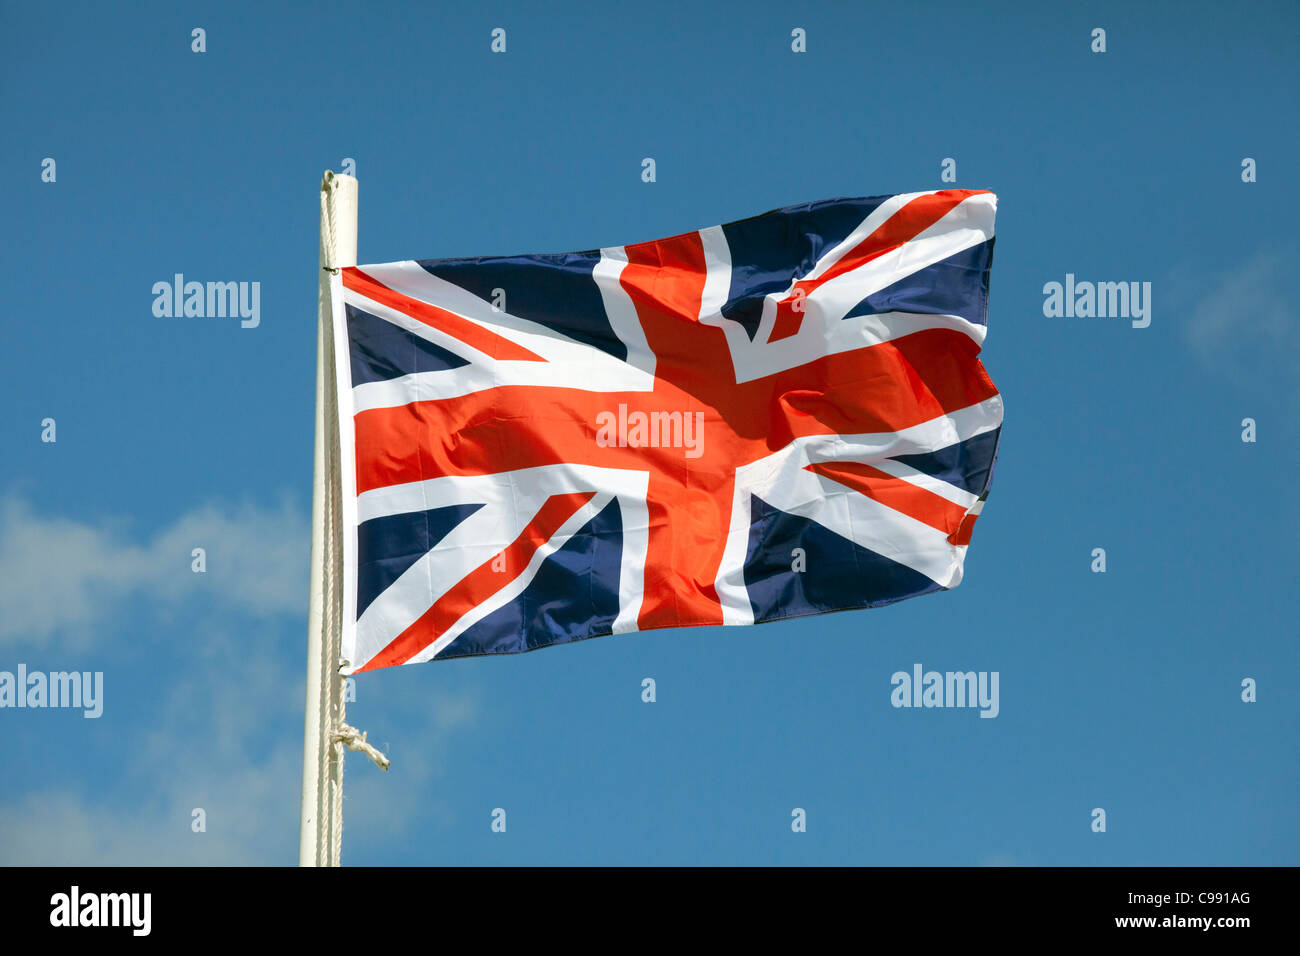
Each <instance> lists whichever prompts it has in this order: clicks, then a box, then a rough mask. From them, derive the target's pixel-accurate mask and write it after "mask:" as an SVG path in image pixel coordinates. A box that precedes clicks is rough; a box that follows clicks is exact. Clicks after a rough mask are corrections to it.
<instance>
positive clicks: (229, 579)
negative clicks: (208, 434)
mask: <svg viewBox="0 0 1300 956" xmlns="http://www.w3.org/2000/svg"><path fill="white" fill-rule="evenodd" d="M309 544H310V532H309V526H308V520H307V515H306V514H305V513H304V512H303V511H302V510H300V509H299V508H296V507H294V506H293V505H292V504H290V503H288V502H284V503H282V504H281V505H280V506H279V507H278V508H263V507H258V506H255V505H249V504H244V505H239V506H233V507H222V506H220V505H217V504H207V505H204V506H202V507H200V508H197V509H196V510H194V511H192V512H190V513H188V514H185V515H182V516H181V517H179V518H177V519H176V521H174V522H173V523H172V524H171V525H169V526H168V527H166V528H164V529H162V530H161V531H159V532H158V533H157V534H155V535H154V536H153V537H152V539H150V540H146V541H133V540H130V539H129V537H127V536H126V535H125V534H123V532H122V531H121V530H119V529H118V528H116V527H113V526H109V525H108V524H103V525H98V526H97V525H93V524H88V523H84V522H79V521H73V520H70V519H68V518H64V517H60V516H58V515H46V514H39V513H37V512H36V511H35V510H34V509H33V508H32V507H31V505H30V504H29V503H28V502H27V501H25V500H23V499H21V498H14V497H10V498H6V499H4V501H3V502H0V647H3V646H4V645H5V644H6V643H15V642H18V641H26V642H40V641H44V640H48V639H49V638H50V637H51V636H52V635H60V636H63V637H65V638H66V639H67V641H68V643H70V644H73V645H84V644H85V643H87V642H88V641H89V634H90V631H91V627H90V626H91V625H92V624H96V623H99V622H102V620H103V619H104V618H105V617H107V616H108V615H111V614H112V613H113V612H114V611H115V610H116V609H117V608H118V607H119V606H120V605H121V603H122V602H123V601H125V600H126V599H128V598H131V597H133V596H136V595H140V594H144V595H148V596H149V597H150V599H151V600H154V601H157V602H160V603H164V604H166V603H175V602H178V601H180V600H183V599H185V598H188V597H190V596H193V595H195V594H199V593H207V594H210V595H212V596H214V597H216V598H218V599H220V600H222V601H224V602H227V603H228V604H231V605H233V606H235V607H238V608H242V609H244V610H247V611H249V612H252V613H256V614H275V613H286V614H303V615H305V614H306V607H307V562H308V547H309ZM195 548H203V549H204V552H205V561H206V567H207V570H206V572H205V573H202V574H196V573H194V572H193V571H192V570H191V562H192V558H191V552H192V551H193V549H195Z"/></svg>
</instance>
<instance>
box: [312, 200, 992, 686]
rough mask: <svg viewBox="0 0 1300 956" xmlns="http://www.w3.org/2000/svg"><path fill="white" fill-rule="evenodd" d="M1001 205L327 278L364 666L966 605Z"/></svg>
mask: <svg viewBox="0 0 1300 956" xmlns="http://www.w3.org/2000/svg"><path fill="white" fill-rule="evenodd" d="M996 205H997V199H996V197H995V196H994V195H993V194H992V193H990V192H986V191H982V190H956V189H949V190H942V191H936V192H922V193H908V194H904V195H897V196H876V197H871V198H864V199H834V200H827V201H822V202H813V203H807V204H805V205H800V206H790V207H787V208H784V209H778V210H775V211H773V212H769V213H766V214H764V215H761V216H756V217H753V218H750V219H745V220H742V221H740V222H734V223H730V224H728V225H724V226H714V227H712V228H708V229H701V230H699V231H697V232H689V233H684V234H682V235H679V236H673V237H672V238H670V239H661V240H657V241H654V242H644V243H639V244H636V245H628V246H616V247H611V248H605V249H600V250H595V251H590V252H575V253H567V254H562V255H520V256H501V257H488V258H469V259H432V260H421V261H405V262H391V263H386V264H383V265H372V266H360V267H357V268H348V269H343V270H341V272H340V274H338V275H337V276H335V277H334V278H333V280H332V281H333V297H332V298H333V303H334V307H333V315H334V341H335V360H336V361H335V365H336V374H337V388H338V406H339V443H340V448H341V454H340V459H341V460H340V468H341V473H342V488H343V493H342V518H343V540H342V547H343V642H342V647H343V656H344V658H345V660H344V664H343V668H342V669H343V672H344V673H349V674H350V673H357V672H360V671H365V670H373V669H376V668H380V667H388V666H392V665H395V664H408V663H413V662H417V661H427V660H431V659H434V658H438V659H441V658H449V657H462V656H468V655H480V654H497V653H511V652H517V651H526V650H532V649H534V648H537V647H542V646H545V645H549V644H557V643H563V642H567V641H576V640H581V639H583V638H588V637H596V636H598V635H604V634H611V633H620V632H626V631H633V630H647V629H651V628H660V627H683V626H690V625H705V624H752V623H758V622H762V621H772V620H778V619H781V618H787V617H794V616H797V615H805V614H815V613H820V612H825V611H834V610H842V609H847V608H860V607H875V606H878V605H882V604H888V603H891V602H893V601H898V600H902V599H903V598H907V597H912V596H915V595H919V594H924V593H927V592H930V591H935V590H939V589H946V588H951V587H954V586H956V585H957V584H958V583H959V582H960V580H961V575H962V563H963V561H964V559H965V555H966V549H967V545H968V543H969V541H970V536H971V528H972V526H973V525H974V523H975V519H976V517H977V516H978V515H979V513H980V508H981V505H982V503H983V501H984V498H985V495H986V493H987V489H988V486H989V482H990V479H991V477H992V473H993V464H994V460H995V458H996V455H997V446H998V438H999V434H1000V429H1001V424H1002V401H1001V398H1000V397H999V395H998V392H997V389H996V388H995V387H994V385H993V383H992V381H991V380H990V379H989V377H988V375H987V374H986V373H985V371H984V368H983V366H982V365H981V364H980V361H979V359H978V355H979V352H980V347H981V345H982V343H983V341H984V333H985V325H986V319H987V308H988V289H989V268H990V265H991V262H992V256H993V219H994V213H995V210H996Z"/></svg>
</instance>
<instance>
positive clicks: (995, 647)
mask: <svg viewBox="0 0 1300 956" xmlns="http://www.w3.org/2000/svg"><path fill="white" fill-rule="evenodd" d="M448 6H449V9H446V10H443V9H436V8H435V7H434V6H433V5H425V4H404V5H403V4H393V5H385V9H384V10H382V11H376V10H370V9H367V8H366V6H365V5H357V4H334V5H331V4H319V5H313V7H312V9H311V11H310V12H308V11H307V8H306V7H305V6H303V5H270V4H213V5H191V6H185V5H177V4H131V5H126V6H122V5H115V6H114V7H111V8H110V7H104V6H100V5H84V6H79V5H71V4H65V5H59V6H57V7H53V8H52V7H50V6H48V5H38V4H30V3H28V4H20V3H7V4H5V5H4V8H3V12H2V13H0V21H2V29H0V53H2V54H3V55H0V92H2V93H3V96H0V123H2V124H3V128H4V130H5V135H4V139H3V148H2V149H0V174H3V177H4V182H5V185H6V195H5V223H6V228H5V229H4V230H3V232H2V233H0V252H3V256H4V261H5V263H6V269H5V275H6V281H5V282H4V289H5V306H6V309H5V311H6V314H5V319H4V341H5V347H4V348H3V349H0V373H2V374H3V380H4V382H5V402H4V408H3V412H2V413H0V447H2V448H3V449H4V455H3V465H2V466H0V670H10V671H12V670H14V669H15V668H16V667H17V665H18V664H19V663H24V664H26V665H27V667H28V668H29V669H30V670H46V671H50V670H68V669H76V670H89V671H103V673H104V681H105V692H104V696H105V704H104V714H103V716H102V717H101V718H100V719H98V720H87V719H83V718H82V717H81V715H80V713H79V712H74V711H66V710H10V709H5V710H0V731H3V732H2V733H0V863H24V862H27V863H105V864H117V863H267V864H289V863H293V862H294V861H295V860H296V853H297V837H298V832H297V812H298V798H299V786H300V760H301V746H302V692H303V672H304V668H303V663H304V646H305V635H306V604H307V542H308V537H309V535H308V517H309V511H310V504H311V502H310V495H311V461H312V403H313V395H314V384H313V376H314V360H315V354H314V350H315V286H316V255H317V245H316V243H317V240H316V230H317V189H318V183H319V178H320V174H321V172H322V171H323V170H324V169H326V168H333V169H339V168H340V165H341V163H342V161H343V158H344V157H351V158H353V159H354V160H355V162H356V168H357V176H358V179H359V181H360V260H361V261H362V262H363V263H364V262H384V261H390V260H394V259H405V258H428V257H442V256H453V255H480V254H481V255H490V254H511V253H521V252H560V251H566V250H575V249H590V248H595V247H599V246H608V245H617V244H620V243H625V242H634V241H639V240H645V239H651V238H657V237H660V236H667V235H671V234H676V233H679V232H682V231H685V230H689V229H696V228H700V227H703V226H708V225H713V224H717V223H720V222H727V221H731V220H735V219H739V218H742V217H744V216H748V215H753V214H756V213H760V212H763V211H766V210H768V209H771V208H774V207H777V206H782V205H788V204H791V203H796V202H802V201H807V200H813V199H820V198H828V197H833V196H843V195H876V194H885V193H895V192H907V191H913V190H922V189H935V188H941V187H942V186H943V185H944V184H943V183H941V182H940V179H939V176H940V164H941V162H942V161H943V159H944V158H946V157H952V158H954V159H955V160H956V161H957V182H956V185H957V186H959V187H963V188H986V189H991V190H994V191H995V192H997V193H998V195H999V216H998V240H997V250H996V255H995V259H994V266H993V275H992V295H991V300H990V310H989V337H988V340H987V342H986V344H985V349H984V355H983V359H984V362H985V365H986V367H987V368H988V370H989V372H990V374H991V375H992V377H993V380H994V381H995V382H996V383H997V384H998V386H999V388H1000V389H1001V391H1002V393H1003V396H1004V398H1005V402H1006V424H1005V428H1004V433H1003V439H1002V445H1001V453H1000V458H999V463H998V470H997V477H996V479H995V481H994V484H993V488H992V492H991V494H990V498H989V502H988V505H987V507H986V509H985V511H984V514H983V516H982V520H981V521H980V523H979V525H978V527H977V529H976V532H975V536H974V541H973V544H972V548H971V551H970V555H969V557H968V559H967V563H966V578H965V580H964V582H963V584H962V585H961V586H960V587H959V588H957V589H955V590H953V591H951V592H948V593H940V594H936V595H932V596H927V597H923V598H920V599H917V600H914V601H908V602H904V603H902V604H898V605H893V606H890V607H886V608H881V609H876V610H871V611H862V612H851V613H843V614H836V615H829V616H823V617H816V618H805V619H799V620H793V621H788V622H783V623H774V624H767V625H762V626H759V627H754V628H715V629H686V630H679V631H659V632H652V633H646V634H636V635H626V636H620V637H611V638H603V639H600V640H594V641H588V642H585V643H582V644H579V645H576V646H572V647H558V648H552V649H547V650H543V651H540V652H536V653H532V654H525V655H519V656H513V657H505V658H497V659H465V660H455V661H450V662H446V663H434V664H421V665H415V666H411V667H405V668H393V669H390V670H386V671H380V672H375V673H367V674H363V675H360V677H358V679H357V701H356V702H355V703H354V704H351V705H350V706H349V719H350V721H351V722H352V723H354V724H356V725H357V726H359V727H361V728H362V729H365V730H367V731H368V732H369V734H370V739H371V740H372V742H376V743H378V744H380V745H381V746H382V747H383V749H385V750H386V751H387V752H388V753H389V754H390V756H391V757H392V759H393V768H392V770H391V771H390V772H389V773H388V774H386V775H385V774H381V773H380V772H379V771H378V770H377V769H376V768H375V767H373V766H372V765H370V764H369V763H368V762H366V761H365V760H364V758H361V757H358V756H353V757H350V758H349V761H348V770H347V788H346V789H347V800H346V828H345V834H346V836H345V844H344V861H345V863H350V864H446V863H468V864H498V863H523V864H536V863H566V864H567V863H651V864H703V863H743V864H764V863H779V864H817V863H822V864H850V863H852V864H904V865H908V864H951V865H979V864H1001V863H1015V864H1029V865H1073V864H1080V865H1103V864H1118V865H1130V864H1132V865H1136V864H1162V865H1190V864H1296V863H1298V862H1300V815H1297V814H1296V812H1295V811H1296V794H1297V793H1298V792H1300V773H1297V756H1298V754H1297V740H1300V719H1298V718H1300V699H1298V698H1297V691H1296V684H1295V679H1294V678H1295V674H1296V673H1297V670H1298V668H1300V652H1298V651H1297V647H1296V641H1295V636H1296V631H1295V620H1296V617H1297V610H1298V608H1297V603H1298V602H1297V596H1296V595H1297V589H1296V587H1295V567H1296V564H1295V557H1294V543H1293V537H1294V533H1295V530H1296V529H1297V527H1300V506H1297V499H1296V497H1295V495H1294V492H1293V487H1292V485H1291V483H1290V480H1289V479H1290V477H1291V476H1293V475H1295V474H1296V473H1297V472H1300V453H1298V452H1297V448H1298V447H1300V443H1297V440H1296V439H1297V434H1296V432H1297V427H1296V408H1297V401H1298V400H1300V359H1297V351H1296V349H1295V346H1294V341H1295V339H1294V336H1291V335H1288V334H1287V333H1288V332H1289V331H1290V330H1291V326H1292V325H1293V323H1294V322H1295V318H1296V310H1295V307H1294V305H1293V300H1291V299H1290V298H1289V296H1288V295H1287V292H1288V291H1289V285H1290V282H1289V281H1288V280H1292V279H1293V278H1294V274H1295V268H1294V262H1295V259H1296V256H1297V254H1298V253H1300V242H1298V241H1297V239H1296V237H1295V233H1294V227H1293V223H1294V196H1293V191H1292V189H1291V187H1289V186H1287V185H1286V184H1287V182H1288V181H1290V179H1291V178H1292V176H1291V168H1290V167H1291V166H1292V165H1293V164H1294V161H1295V157H1296V155H1297V153H1298V152H1300V135H1298V134H1297V131H1296V126H1295V123H1294V104H1295V102H1296V99H1297V93H1300V90H1298V89H1297V86H1298V83H1297V80H1298V79H1300V76H1298V70H1300V68H1298V67H1297V65H1296V62H1295V58H1294V47H1295V40H1296V36H1297V27H1298V26H1300V14H1298V13H1297V10H1296V8H1295V7H1294V5H1291V4H1286V3H1275V4H1274V3H1241V4H1233V5H1229V6H1226V7H1225V6H1223V5H1221V4H1215V5H1210V4H1202V3H1191V4H1185V3H1162V4H1143V5H1141V8H1140V9H1133V6H1132V5H1130V4H1121V3H1116V4H1110V3H1089V4H1071V5H1068V6H1065V5H1044V4H1029V3H1023V4H990V5H984V6H982V7H978V6H972V5H970V4H932V5H927V6H921V5H907V4H905V5H899V7H898V9H881V8H879V6H875V7H869V6H867V5H861V4H813V3H791V4H780V3H744V4H740V3H737V4H720V3H712V4H684V3H683V4H653V5H650V6H639V7H633V6H623V5H614V6H609V5H605V6H598V5H576V4H566V3H548V4H545V5H540V4H539V5H533V4H490V5H477V4H468V5H448ZM195 27H202V28H204V29H205V30H206V32H207V52H205V53H202V54H197V53H193V52H191V48H190V46H191V35H190V31H191V30H192V29H193V28H195ZM494 27H503V28H504V29H505V30H506V31H507V52H506V53H505V54H495V55H494V54H492V53H491V52H490V51H489V42H490V32H491V30H492V29H493V28H494ZM796 27H800V28H803V29H804V30H806V31H807V52H806V53H803V54H796V53H793V52H792V51H791V49H790V33H791V30H792V29H794V28H796ZM1096 27H1101V28H1104V29H1105V30H1106V40H1107V50H1106V52H1105V53H1093V52H1091V50H1090V42H1091V31H1092V30H1093V28H1096ZM647 156H649V157H653V158H654V159H655V160H656V165H657V182H655V183H653V184H647V183H643V182H642V181H641V178H640V172H641V160H642V158H643V157H647ZM45 157H51V158H53V159H55V161H56V163H57V167H56V170H57V179H56V181H55V182H53V183H46V182H42V179H41V166H42V160H43V159H44V158H45ZM1245 157H1251V158H1253V159H1255V160H1256V162H1257V164H1258V181H1257V182H1254V183H1243V182H1242V178H1241V163H1242V160H1243V158H1245ZM177 272H181V273H184V274H185V275H186V276H187V277H189V278H194V279H199V280H222V281H229V280H234V281H258V282H260V283H261V322H260V325H259V326H258V327H257V328H253V329H243V328H240V326H239V323H238V321H237V320H230V319H188V320H176V319H163V318H156V317H155V316H154V315H153V313H152V309H151V306H152V302H153V296H152V293H151V288H152V286H153V283H155V282H157V281H169V280H170V278H171V276H172V275H173V274H174V273H177ZM1066 273H1073V274H1075V275H1076V276H1077V277H1078V278H1080V279H1091V280H1094V281H1098V280H1100V281H1143V282H1151V283H1152V290H1153V291H1152V303H1153V309H1152V322H1151V325H1150V327H1148V328H1145V329H1134V328H1132V327H1131V326H1130V325H1129V323H1128V322H1127V321H1125V320H1123V319H1097V318H1093V319H1066V318H1047V317H1045V316H1044V314H1043V291H1042V289H1043V285H1044V283H1046V282H1049V281H1062V280H1063V279H1064V276H1065V274H1066ZM47 417H52V418H54V419H55V420H56V423H57V442H55V443H53V444H50V443H45V442H42V441H41V422H42V419H45V418H47ZM1247 417H1250V418H1253V419H1255V421H1256V423H1257V429H1258V440H1257V441H1256V442H1254V443H1244V442H1243V441H1242V440H1241V431H1242V427H1241V422H1242V419H1243V418H1247ZM193 547H205V548H206V550H207V563H208V571H207V573H206V574H204V575H196V574H193V573H192V572H191V570H190V560H191V559H190V549H191V548H193ZM1098 547H1101V548H1105V549H1106V553H1107V571H1106V573H1104V574H1094V573H1092V572H1091V571H1090V569H1089V565H1090V563H1091V560H1092V558H1091V552H1092V549H1094V548H1098ZM917 662H920V663H922V664H923V665H925V667H926V668H927V669H930V668H933V669H937V670H977V671H998V672H999V674H1000V714H999V716H998V717H997V718H996V719H993V720H981V719H978V717H977V713H976V712H975V711H972V710H942V709H936V710H910V709H894V708H892V707H891V706H890V691H891V686H890V675H891V674H892V673H894V672H895V671H897V670H910V669H911V667H912V665H913V664H914V663H917ZM645 677H653V678H654V679H655V681H656V683H657V697H658V699H657V701H656V702H655V703H653V704H646V703H643V702H642V701H641V681H642V679H643V678H645ZM1247 677H1249V678H1253V679H1255V680H1256V681H1257V683H1258V701H1257V702H1255V703H1250V704H1247V703H1243V702H1242V700H1241V699H1240V694H1241V681H1242V680H1243V679H1244V678H1247ZM497 807H501V808H504V809H505V810H506V811H507V819H508V826H507V831H506V833H504V834H495V833H493V832H492V831H491V829H490V823H491V813H492V811H493V809H494V808H497ZM796 807H799V808H804V809H805V810H806V812H807V832H806V833H793V832H792V830H791V826H790V821H791V810H792V809H793V808H796ZM1095 807H1102V808H1104V809H1105V810H1106V813H1107V830H1106V832H1105V833H1094V832H1092V830H1091V828H1090V824H1091V820H1092V818H1091V816H1090V814H1091V811H1092V810H1093V808H1095ZM194 808H203V809H204V810H205V811H206V816H207V830H206V832H204V833H194V832H192V831H191V826H190V823H191V814H192V810H193V809H194Z"/></svg>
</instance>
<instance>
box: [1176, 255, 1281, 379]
mask: <svg viewBox="0 0 1300 956" xmlns="http://www.w3.org/2000/svg"><path fill="white" fill-rule="evenodd" d="M1298 259H1300V249H1297V248H1296V247H1294V246H1288V247H1281V248H1271V249H1266V250H1263V251H1260V252H1258V253H1256V254H1255V255H1254V256H1252V257H1251V258H1249V259H1247V260H1246V261H1244V262H1242V263H1240V264H1239V265H1237V266H1235V267H1232V268H1227V269H1223V270H1220V271H1218V272H1212V271H1211V272H1202V271H1197V272H1195V273H1193V271H1192V270H1190V269H1184V270H1182V271H1181V272H1180V273H1178V274H1176V275H1175V276H1174V277H1173V282H1172V285H1173V289H1172V291H1173V296H1172V297H1171V300H1170V305H1171V307H1172V308H1174V310H1175V312H1176V313H1182V314H1184V315H1186V320H1185V322H1184V325H1183V329H1184V334H1185V336H1186V339H1187V343H1188V345H1190V346H1191V348H1192V350H1193V351H1194V352H1195V353H1196V354H1197V356H1198V357H1199V358H1200V359H1201V360H1202V361H1203V362H1204V363H1205V364H1206V366H1207V367H1208V368H1209V369H1211V370H1212V371H1213V372H1215V373H1216V374H1218V375H1220V376H1222V377H1223V378H1226V379H1228V380H1230V381H1232V382H1233V383H1234V384H1236V385H1239V386H1242V387H1244V388H1252V387H1275V386H1276V384H1277V379H1279V378H1280V379H1283V380H1285V381H1287V382H1289V383H1290V384H1291V385H1292V386H1296V387H1300V352H1297V351H1296V349H1295V348H1294V347H1293V346H1294V341H1295V330H1296V325H1297V322H1298V321H1300V315H1297V312H1296V309H1295V308H1294V305H1293V301H1294V300H1293V298H1292V296H1291V295H1290V285H1291V278H1292V276H1293V274H1294V272H1295V266H1296V262H1297V261H1298Z"/></svg>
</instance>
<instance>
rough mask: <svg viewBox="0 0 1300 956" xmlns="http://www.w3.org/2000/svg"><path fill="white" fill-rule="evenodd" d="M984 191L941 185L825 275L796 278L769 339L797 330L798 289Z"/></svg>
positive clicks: (863, 260)
mask: <svg viewBox="0 0 1300 956" xmlns="http://www.w3.org/2000/svg"><path fill="white" fill-rule="evenodd" d="M984 192H988V190H987V189H943V190H940V191H939V192H937V193H929V194H927V195H925V196H917V197H916V198H915V199H913V200H911V201H910V202H909V203H907V205H905V206H903V208H902V209H900V210H898V212H896V213H894V214H893V215H892V216H890V217H889V218H888V219H887V220H885V222H883V223H882V224H881V225H880V228H878V229H877V230H876V231H875V232H873V233H872V234H871V235H869V236H867V237H866V238H865V239H863V240H862V241H861V242H859V243H858V244H857V245H856V246H854V247H853V248H852V249H850V250H849V251H848V252H847V253H845V254H844V257H843V258H841V259H840V260H839V262H837V263H835V265H833V266H832V267H831V268H830V269H828V270H827V271H826V273H825V274H824V275H822V276H820V277H819V278H816V279H811V280H800V281H799V282H796V283H795V284H794V288H792V289H791V290H790V295H788V296H787V297H786V298H784V299H782V300H781V301H780V302H778V303H777V305H776V322H775V324H774V325H773V326H772V334H771V336H769V338H768V341H769V342H776V341H779V340H781V339H787V338H789V337H790V336H792V335H794V334H796V333H797V332H798V331H799V326H800V325H801V324H802V323H803V312H802V311H795V309H794V304H795V302H796V301H797V299H799V298H800V296H799V295H798V293H799V291H800V290H802V292H803V296H804V297H806V296H809V295H812V293H813V292H814V291H815V290H816V289H818V288H819V287H820V286H822V285H823V284H825V283H827V282H830V281H831V280H832V279H834V278H836V277H837V276H842V275H844V273H846V272H851V271H853V270H854V269H856V268H858V267H859V266H863V265H866V264H867V263H868V262H870V261H871V260H872V259H877V258H879V257H880V256H883V255H884V254H885V253H887V252H891V251H893V250H894V249H897V248H898V247H899V246H901V245H902V244H903V243H905V242H907V241H908V240H909V239H913V238H915V237H916V236H918V235H920V234H921V233H922V232H924V231H925V230H927V229H929V228H930V227H931V226H933V225H934V224H935V223H936V222H938V221H939V220H940V219H942V218H943V217H944V216H946V215H948V213H949V212H950V211H952V210H953V209H954V208H955V207H957V206H958V205H960V204H961V203H963V202H965V201H966V200H967V199H968V198H970V197H971V196H975V195H978V194H979V193H984Z"/></svg>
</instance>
